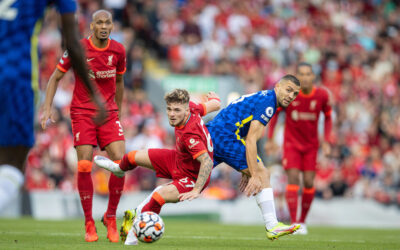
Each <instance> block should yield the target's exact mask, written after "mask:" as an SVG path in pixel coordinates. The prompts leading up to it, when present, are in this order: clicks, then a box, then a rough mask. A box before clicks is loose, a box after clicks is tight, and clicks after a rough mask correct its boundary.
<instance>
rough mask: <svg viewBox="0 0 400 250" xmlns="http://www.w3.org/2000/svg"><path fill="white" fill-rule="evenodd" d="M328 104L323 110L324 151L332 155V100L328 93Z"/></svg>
mask: <svg viewBox="0 0 400 250" xmlns="http://www.w3.org/2000/svg"><path fill="white" fill-rule="evenodd" d="M326 100H327V101H326V103H325V105H324V106H323V108H322V111H323V112H324V116H325V119H324V141H323V142H322V145H321V146H322V151H323V153H324V154H325V155H330V153H331V145H330V144H331V143H332V135H331V133H332V98H331V95H330V93H329V92H328V91H327V99H326Z"/></svg>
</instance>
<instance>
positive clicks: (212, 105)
mask: <svg viewBox="0 0 400 250" xmlns="http://www.w3.org/2000/svg"><path fill="white" fill-rule="evenodd" d="M204 107H205V109H206V110H205V114H208V113H211V112H214V111H217V110H219V109H220V108H221V100H220V98H219V96H218V95H217V94H216V93H215V92H212V91H210V92H208V94H207V101H206V102H205V103H204Z"/></svg>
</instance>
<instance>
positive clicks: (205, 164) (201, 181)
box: [178, 152, 214, 201]
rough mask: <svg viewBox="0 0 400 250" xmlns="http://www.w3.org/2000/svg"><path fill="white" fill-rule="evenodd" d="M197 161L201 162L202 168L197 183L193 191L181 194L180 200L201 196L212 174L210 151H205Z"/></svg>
mask: <svg viewBox="0 0 400 250" xmlns="http://www.w3.org/2000/svg"><path fill="white" fill-rule="evenodd" d="M196 160H197V161H199V162H200V164H201V165H200V170H199V176H198V177H197V180H196V184H195V185H194V188H193V190H192V191H190V192H187V193H183V194H180V195H179V196H178V197H179V200H180V201H184V200H189V201H191V200H193V199H196V198H197V197H199V196H200V192H201V190H202V189H203V187H204V185H205V184H206V182H207V180H208V177H209V176H210V174H211V170H212V169H213V165H214V164H213V161H212V160H211V158H210V156H209V155H208V153H207V152H206V153H204V154H202V155H200V156H199V157H197V158H196Z"/></svg>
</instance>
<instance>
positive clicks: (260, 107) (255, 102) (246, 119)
mask: <svg viewBox="0 0 400 250" xmlns="http://www.w3.org/2000/svg"><path fill="white" fill-rule="evenodd" d="M276 103H277V101H276V94H275V91H274V90H264V91H260V92H256V93H253V94H249V95H244V96H242V97H240V98H238V99H237V100H235V101H233V102H232V103H231V104H229V106H228V107H226V108H224V109H222V110H221V111H220V112H219V113H218V115H217V116H216V117H215V118H214V119H213V120H212V121H211V122H209V123H208V124H207V128H208V131H209V132H210V135H211V138H212V142H213V145H214V165H215V166H216V165H218V164H219V163H222V162H225V163H227V164H228V165H230V166H231V167H233V168H235V169H237V170H242V169H245V168H247V161H246V147H245V141H244V139H243V138H244V137H246V136H247V133H248V132H249V128H250V123H251V121H254V120H257V121H259V122H261V123H262V124H263V125H264V126H265V125H267V123H268V122H269V120H270V119H271V118H272V116H273V115H274V114H275V112H276V109H277V105H276Z"/></svg>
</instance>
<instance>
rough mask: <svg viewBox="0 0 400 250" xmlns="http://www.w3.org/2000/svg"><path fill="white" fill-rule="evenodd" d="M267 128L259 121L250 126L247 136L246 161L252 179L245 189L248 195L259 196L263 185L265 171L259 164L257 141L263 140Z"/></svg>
mask: <svg viewBox="0 0 400 250" xmlns="http://www.w3.org/2000/svg"><path fill="white" fill-rule="evenodd" d="M264 128H265V126H264V125H263V124H262V123H261V122H260V121H258V120H254V121H252V122H251V124H250V128H249V132H248V133H247V136H246V161H247V166H248V168H249V171H250V174H251V177H250V179H249V183H248V185H247V187H246V188H245V194H246V195H248V196H249V195H252V194H257V193H258V192H260V191H261V189H262V185H263V182H264V180H263V169H262V167H261V165H259V164H258V163H257V141H258V140H259V139H260V138H261V136H262V134H263V130H264Z"/></svg>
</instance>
